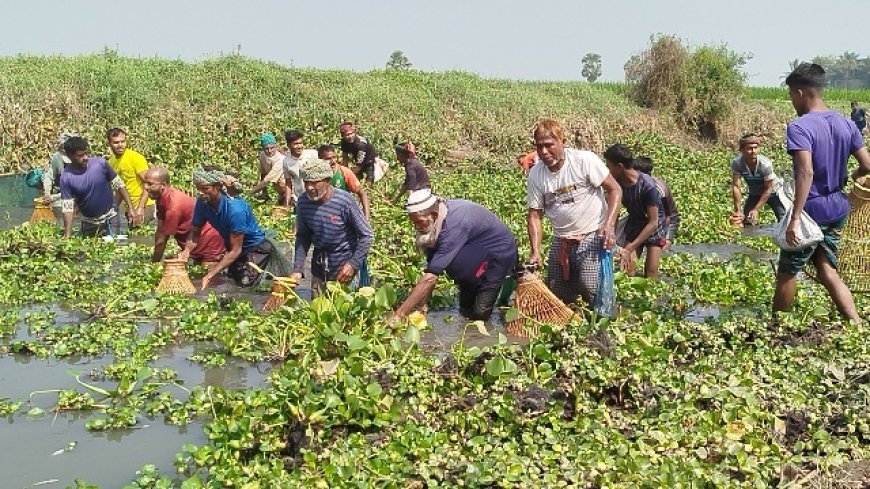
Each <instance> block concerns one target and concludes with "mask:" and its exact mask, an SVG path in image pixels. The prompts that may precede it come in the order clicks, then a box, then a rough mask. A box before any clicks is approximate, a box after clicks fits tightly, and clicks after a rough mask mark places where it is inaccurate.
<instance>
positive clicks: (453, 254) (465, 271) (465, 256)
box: [426, 199, 517, 320]
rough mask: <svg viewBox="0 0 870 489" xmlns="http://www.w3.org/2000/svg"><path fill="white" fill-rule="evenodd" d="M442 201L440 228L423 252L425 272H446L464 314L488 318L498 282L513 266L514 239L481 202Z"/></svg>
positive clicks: (499, 283) (469, 316)
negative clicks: (442, 216)
mask: <svg viewBox="0 0 870 489" xmlns="http://www.w3.org/2000/svg"><path fill="white" fill-rule="evenodd" d="M445 204H446V206H447V215H446V217H445V218H444V221H443V224H442V226H441V232H440V233H439V234H438V238H437V240H436V241H435V245H434V246H433V247H432V248H430V249H428V250H427V252H426V257H427V260H428V263H427V265H426V272H428V273H433V274H435V275H440V274H441V273H446V274H447V276H448V277H450V278H451V279H453V281H454V282H456V284H457V285H458V286H459V306H460V312H461V313H462V314H463V315H464V316H466V317H468V318H469V319H474V320H477V319H488V318H489V316H490V315H491V314H492V309H493V306H494V305H495V300H496V299H497V298H498V292H499V289H500V288H501V285H502V282H504V280H505V278H506V277H507V276H509V275H511V273H512V272H513V269H514V267H515V266H516V263H517V242H516V239H515V238H514V235H513V233H511V231H510V229H508V228H507V226H505V225H504V223H502V222H501V221H500V220H499V218H498V217H496V215H495V214H493V213H492V212H491V211H490V210H489V209H487V208H485V207H483V206H482V205H479V204H476V203H474V202H470V201H467V200H462V199H449V200H447V201H446V202H445Z"/></svg>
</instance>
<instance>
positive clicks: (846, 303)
mask: <svg viewBox="0 0 870 489" xmlns="http://www.w3.org/2000/svg"><path fill="white" fill-rule="evenodd" d="M785 84H786V85H788V93H789V97H791V103H792V105H793V106H794V108H795V111H796V112H797V114H798V116H799V117H798V118H797V119H796V120H794V121H792V122H791V123H790V124H789V125H788V128H787V129H786V147H787V150H788V152H789V154H790V155H791V156H792V160H793V166H794V174H795V196H794V208H793V211H792V215H791V220H790V221H789V223H788V229H787V231H786V239H787V240H788V241H789V243H792V244H797V229H798V222H799V219H800V215H801V211H802V210H803V211H806V212H807V214H809V216H810V217H812V218H813V219H814V220H815V221H816V223H817V224H818V225H819V227H820V228H821V229H822V233H823V234H824V239H823V240H822V242H821V243H819V244H817V245H814V246H810V247H807V248H805V249H802V250H799V251H785V250H781V251H780V254H779V265H778V267H777V274H776V292H775V293H774V295H773V310H774V311H787V310H789V309H791V305H792V302H793V301H794V296H795V289H796V286H797V280H796V276H797V274H798V272H800V271H801V270H803V268H804V265H806V263H807V262H808V261H809V260H812V262H813V265H815V267H816V271H817V272H818V278H819V280H820V281H821V282H822V284H823V285H824V286H825V288H826V289H827V290H828V293H829V294H830V295H831V299H832V300H833V301H834V304H835V305H836V306H837V309H838V310H839V311H840V314H842V315H843V316H844V317H846V318H847V319H851V320H852V321H855V322H858V323H860V322H861V319H860V317H858V311H857V309H856V308H855V301H854V299H853V298H852V293H851V292H850V291H849V288H848V287H846V284H845V283H843V280H842V279H841V278H840V275H839V273H837V252H838V249H839V244H840V236H841V235H842V232H843V226H844V225H845V224H846V216H848V214H849V201H848V199H847V198H846V195H845V194H844V193H843V186H844V185H845V184H846V180H847V178H848V173H847V167H846V163H847V161H848V160H849V155H853V156H855V158H856V159H857V160H858V164H859V165H860V166H859V168H858V169H857V170H855V172H853V173H852V178H858V177H860V176H862V175H866V174H868V173H870V153H868V152H867V148H865V147H864V141H863V139H862V138H861V133H859V132H858V128H857V127H856V126H855V125H854V124H853V123H852V122H851V121H849V119H846V118H845V117H844V116H843V115H842V114H840V113H839V112H837V111H833V110H829V109H828V107H827V106H826V105H825V102H824V101H823V100H822V88H823V87H824V86H825V70H824V69H822V67H821V66H819V65H817V64H814V63H813V64H810V63H801V64H800V65H798V67H797V68H795V69H794V71H792V72H791V74H790V75H789V76H788V77H787V78H786V79H785Z"/></svg>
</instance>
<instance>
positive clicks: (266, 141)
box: [260, 132, 278, 147]
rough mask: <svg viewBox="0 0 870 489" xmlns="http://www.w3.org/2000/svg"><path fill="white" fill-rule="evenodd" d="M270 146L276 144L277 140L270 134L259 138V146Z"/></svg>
mask: <svg viewBox="0 0 870 489" xmlns="http://www.w3.org/2000/svg"><path fill="white" fill-rule="evenodd" d="M270 144H278V140H277V139H275V135H274V134H272V133H271V132H267V133H265V134H263V135H262V136H260V146H263V147H266V146H269V145H270Z"/></svg>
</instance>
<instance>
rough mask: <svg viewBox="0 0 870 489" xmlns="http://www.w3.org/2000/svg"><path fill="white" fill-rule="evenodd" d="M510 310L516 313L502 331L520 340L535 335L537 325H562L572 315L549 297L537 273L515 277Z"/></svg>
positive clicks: (545, 286)
mask: <svg viewBox="0 0 870 489" xmlns="http://www.w3.org/2000/svg"><path fill="white" fill-rule="evenodd" d="M514 307H516V308H517V310H518V311H519V312H520V314H519V316H517V318H516V319H514V320H513V321H511V322H509V323H508V324H507V326H505V330H506V331H507V332H508V334H512V335H514V336H519V337H522V338H532V337H534V336H535V335H537V334H538V330H539V323H547V324H558V325H563V324H566V323H567V322H568V321H569V320H570V319H571V317H573V316H574V311H572V310H571V309H570V308H569V307H568V306H566V305H565V304H564V303H563V302H562V301H561V300H559V298H558V297H556V295H555V294H553V292H552V291H551V290H550V289H549V288H548V287H547V285H546V284H544V282H543V280H541V277H540V276H539V275H538V273H537V272H534V271H529V270H527V271H525V272H520V274H519V278H518V279H517V290H516V293H515V294H514Z"/></svg>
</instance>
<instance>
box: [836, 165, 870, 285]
mask: <svg viewBox="0 0 870 489" xmlns="http://www.w3.org/2000/svg"><path fill="white" fill-rule="evenodd" d="M849 205H850V207H851V209H850V211H849V218H848V219H847V220H846V226H845V227H844V228H843V236H842V237H841V239H840V256H839V259H838V262H839V263H838V264H837V269H838V271H839V273H840V277H841V278H842V279H843V282H845V283H846V285H847V286H848V287H849V290H851V291H852V292H861V293H867V292H870V178H868V177H862V178H859V179H858V180H856V181H855V182H854V183H853V185H852V190H851V192H850V193H849Z"/></svg>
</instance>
